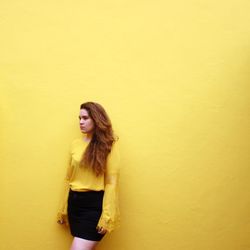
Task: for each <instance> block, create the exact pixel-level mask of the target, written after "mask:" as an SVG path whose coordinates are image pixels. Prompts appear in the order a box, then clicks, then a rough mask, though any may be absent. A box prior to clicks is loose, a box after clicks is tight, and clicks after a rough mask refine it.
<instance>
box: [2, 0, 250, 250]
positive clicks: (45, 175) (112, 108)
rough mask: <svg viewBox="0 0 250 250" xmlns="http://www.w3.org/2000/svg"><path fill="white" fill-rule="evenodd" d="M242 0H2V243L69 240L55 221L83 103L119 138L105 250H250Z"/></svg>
mask: <svg viewBox="0 0 250 250" xmlns="http://www.w3.org/2000/svg"><path fill="white" fill-rule="evenodd" d="M249 10H250V2H249V1H248V0H237V1H236V0H235V1H228V0H227V1H226V0H222V1H215V0H192V1H186V0H179V1H169V0H167V1H166V0H161V1H160V0H159V1H153V0H151V1H132V0H126V1H125V0H124V1H117V0H108V1H88V0H87V1H80V0H75V1H55V0H49V1H48V0H47V1H46V0H45V1H31V0H22V1H17V0H12V1H7V0H5V1H4V0H3V1H1V3H0V31H1V39H0V65H1V73H0V83H1V85H0V86H1V87H0V104H1V107H0V117H1V126H0V138H1V139H0V159H1V182H0V189H1V192H0V195H1V201H0V222H1V227H0V235H1V241H0V249H1V250H9V249H11V250H22V249H23V250H34V249H35V250H57V249H58V250H59V249H60V250H63V249H65V250H66V249H69V245H70V242H71V236H70V235H69V232H68V231H67V230H65V229H63V228H62V227H60V226H59V225H58V224H56V221H55V218H56V213H57V208H58V205H59V198H60V196H61V193H62V184H63V178H64V175H65V170H66V162H67V152H68V147H69V144H70V142H71V140H72V139H73V138H75V137H77V136H78V135H80V132H79V128H78V118H77V116H78V111H79V105H80V104H81V103H82V102H85V101H89V100H93V101H97V102H100V103H101V104H103V106H104V107H105V108H106V110H107V111H108V113H109V114H110V117H111V118H112V121H113V123H114V127H115V129H116V131H117V133H118V134H119V136H120V145H121V154H122V162H121V165H122V173H121V183H120V200H121V213H122V227H121V228H120V229H119V230H117V231H116V232H114V233H112V234H111V235H109V236H107V237H105V239H104V240H103V242H101V244H100V246H99V248H98V249H100V250H101V249H106V250H137V249H139V250H152V249H155V250H247V249H250V240H249V233H250V216H249V215H250V213H249V211H250V196H249V188H250V182H249V177H250V171H249V163H250V159H249V149H250V145H249V141H250V133H249V132H250V131H249V127H250V107H249V104H250V96H249V95H250V82H249V80H250V71H249V66H250V61H249V56H250V47H249V46H250V45H249V40H250V28H249V27H250V26H249V24H250V15H249Z"/></svg>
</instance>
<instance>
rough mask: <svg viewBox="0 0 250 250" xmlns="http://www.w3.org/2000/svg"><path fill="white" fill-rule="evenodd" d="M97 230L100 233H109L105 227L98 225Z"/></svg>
mask: <svg viewBox="0 0 250 250" xmlns="http://www.w3.org/2000/svg"><path fill="white" fill-rule="evenodd" d="M97 232H98V233H99V234H105V233H107V230H106V229H104V228H103V227H97Z"/></svg>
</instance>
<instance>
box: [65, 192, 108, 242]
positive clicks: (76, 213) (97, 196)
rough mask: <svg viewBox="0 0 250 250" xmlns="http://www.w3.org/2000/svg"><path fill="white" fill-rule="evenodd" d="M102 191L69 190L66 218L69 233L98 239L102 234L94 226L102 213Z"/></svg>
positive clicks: (84, 237) (88, 238)
mask: <svg viewBox="0 0 250 250" xmlns="http://www.w3.org/2000/svg"><path fill="white" fill-rule="evenodd" d="M103 194H104V191H87V192H76V191H73V190H70V191H69V198H68V220H69V226H70V231H71V234H72V235H73V236H74V237H79V238H82V239H86V240H92V241H100V240H101V239H102V238H103V236H104V234H100V233H98V232H97V230H96V227H97V224H98V221H99V219H100V216H101V213H102V200H103Z"/></svg>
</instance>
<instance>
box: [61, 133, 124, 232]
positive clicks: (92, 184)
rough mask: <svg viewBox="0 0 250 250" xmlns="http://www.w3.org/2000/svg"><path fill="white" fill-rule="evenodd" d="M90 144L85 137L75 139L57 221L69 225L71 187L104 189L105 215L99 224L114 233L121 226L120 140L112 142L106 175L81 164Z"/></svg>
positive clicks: (84, 190) (76, 189) (103, 209)
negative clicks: (98, 173)
mask: <svg viewBox="0 0 250 250" xmlns="http://www.w3.org/2000/svg"><path fill="white" fill-rule="evenodd" d="M87 145H88V142H86V141H84V137H81V138H78V139H75V140H74V141H73V142H72V144H71V149H70V157H69V159H70V161H69V164H68V169H67V174H66V178H65V193H64V197H63V200H62V202H61V206H60V210H59V212H58V214H57V220H58V221H59V220H62V221H65V222H66V224H67V225H68V216H67V205H68V194H69V189H72V190H74V191H80V192H86V191H88V190H94V191H100V190H104V196H103V204H102V214H101V217H100V219H99V222H98V225H97V226H99V227H103V228H105V229H107V231H108V232H111V231H113V230H114V229H115V228H116V227H118V226H119V225H120V212H119V205H118V179H119V161H120V155H119V151H118V149H117V142H115V143H114V144H113V145H112V150H111V152H110V154H109V155H108V158H107V169H106V172H105V174H104V175H101V176H99V177H97V176H96V175H95V174H94V173H93V171H92V170H91V169H89V168H84V167H79V163H80V160H81V157H82V155H83V152H84V150H85V149H86V147H87Z"/></svg>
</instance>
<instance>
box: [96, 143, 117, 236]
mask: <svg viewBox="0 0 250 250" xmlns="http://www.w3.org/2000/svg"><path fill="white" fill-rule="evenodd" d="M116 144H117V142H115V143H114V144H113V146H112V150H111V152H110V154H109V155H108V159H107V170H106V173H105V178H104V179H105V190H104V196H103V205H102V214H101V217H100V219H99V222H98V225H97V228H98V229H101V228H102V229H103V230H104V231H105V232H106V231H107V232H111V231H113V230H114V229H115V228H117V227H118V226H119V225H120V211H119V200H118V182H119V172H120V154H119V151H118V148H117V145H116Z"/></svg>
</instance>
